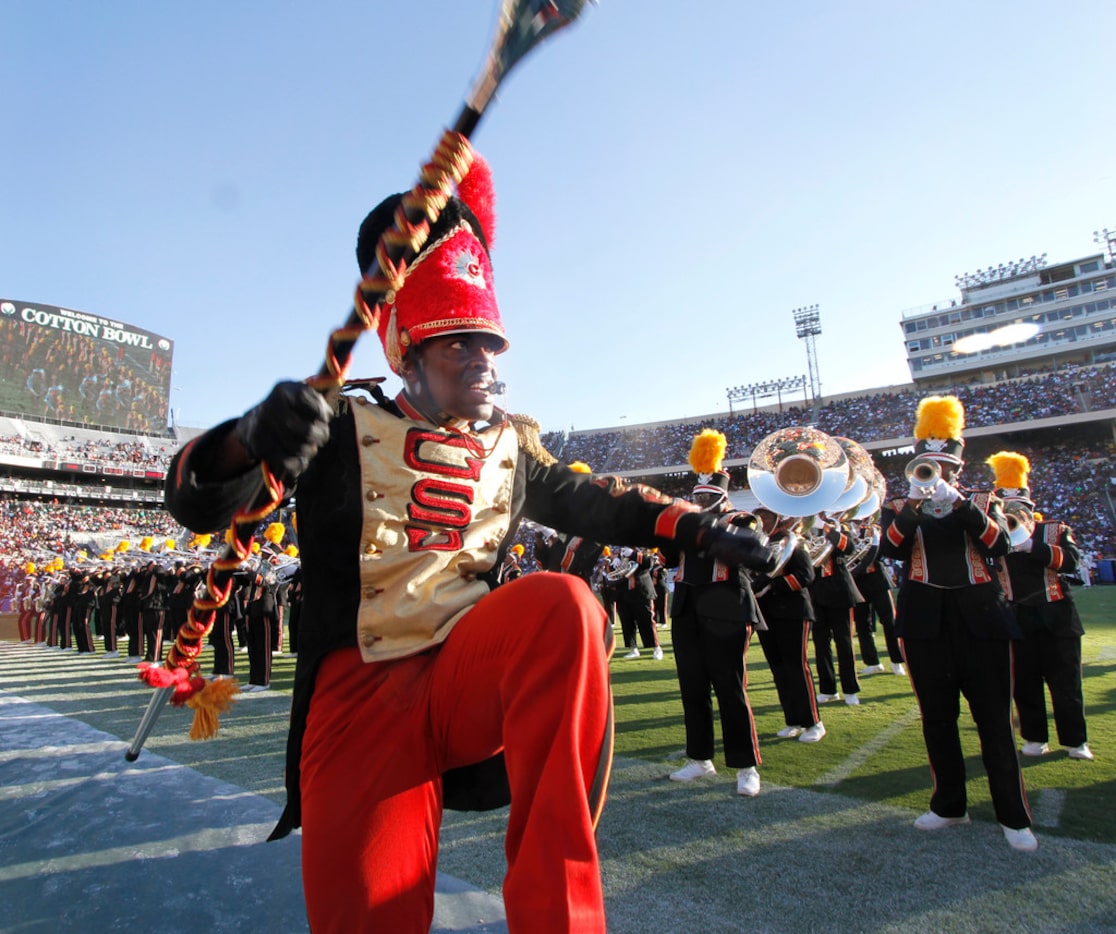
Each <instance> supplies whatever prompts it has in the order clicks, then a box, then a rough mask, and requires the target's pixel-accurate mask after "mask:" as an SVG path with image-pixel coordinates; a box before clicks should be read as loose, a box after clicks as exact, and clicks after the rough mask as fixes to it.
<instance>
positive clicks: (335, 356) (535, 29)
mask: <svg viewBox="0 0 1116 934" xmlns="http://www.w3.org/2000/svg"><path fill="white" fill-rule="evenodd" d="M587 3H588V0H502V2H501V3H500V9H499V16H498V20H497V24H496V30H495V34H494V36H493V38H492V42H491V45H490V47H489V50H488V55H487V57H486V58H485V62H484V65H483V67H482V69H481V73H480V75H479V76H478V77H477V79H476V81H475V82H474V84H473V86H472V88H471V90H470V91H469V94H468V95H467V96H466V98H465V102H464V104H463V106H462V108H461V111H460V113H458V115H457V119H456V120H455V121H454V123H453V126H452V128H451V129H448V130H446V131H445V132H444V133H443V134H442V137H441V139H440V140H439V141H438V145H437V147H436V148H435V150H434V153H433V155H432V156H431V158H430V161H429V162H427V163H426V164H425V165H423V167H422V169H421V171H420V173H419V179H418V182H417V183H416V184H415V186H414V187H413V188H412V189H411V190H410V191H409V192H407V193H406V194H405V195H404V196H403V200H402V203H401V204H400V206H399V208H398V209H397V210H396V212H395V215H394V217H393V218H392V221H393V223H392V227H391V228H389V229H388V230H387V231H386V232H385V233H384V234H383V236H382V237H381V238H380V240H379V242H378V243H377V245H376V251H375V260H374V262H373V263H372V266H371V267H370V268H369V269H368V271H367V272H366V273H365V275H364V278H363V279H361V281H360V283H359V285H358V286H357V289H356V295H355V297H354V300H353V307H352V310H351V311H350V312H349V316H348V318H347V319H346V321H345V323H344V324H343V325H342V326H341V327H339V328H337V329H336V330H334V331H333V332H332V333H331V334H330V336H329V342H328V344H327V346H326V354H325V359H324V361H323V363H322V365H321V367H320V369H319V370H318V372H317V373H316V374H315V375H314V376H311V377H309V378H308V379H307V380H306V383H307V385H309V386H311V387H313V388H314V389H316V390H318V391H319V392H321V393H322V394H323V395H325V396H326V398H327V399H329V400H330V401H331V402H332V401H333V400H335V399H336V397H337V396H338V395H339V394H340V392H341V387H342V386H343V385H344V383H345V379H346V376H347V375H348V369H349V363H350V361H351V358H352V353H353V348H354V347H355V346H356V342H357V340H358V339H359V338H360V336H361V334H363V333H364V332H365V331H369V330H373V329H375V327H376V325H377V323H378V322H379V317H380V307H381V303H382V301H383V300H384V298H385V296H386V295H387V294H388V293H389V292H398V291H399V290H400V289H401V288H403V282H404V276H405V273H406V271H407V268H408V266H409V265H410V263H411V262H412V261H413V260H414V258H415V257H416V256H417V255H418V253H419V251H420V250H421V249H422V247H423V246H424V245H425V243H426V240H427V237H428V236H429V234H430V226H431V225H432V224H433V223H435V222H436V221H437V220H438V217H439V215H440V214H441V212H442V209H443V208H444V207H445V206H446V204H447V203H448V201H449V199H450V197H451V196H452V194H453V189H454V186H456V185H457V184H458V183H459V182H460V181H461V179H463V178H464V177H465V175H466V174H467V173H468V171H469V166H470V165H471V164H472V161H473V150H472V147H471V146H470V143H469V140H470V137H471V136H472V135H473V133H474V132H475V131H476V128H477V126H478V124H479V123H480V121H481V118H482V117H483V116H484V113H485V110H486V109H487V107H488V105H489V103H491V101H492V99H493V97H494V96H495V94H496V90H497V88H499V86H500V83H501V82H502V81H503V80H504V78H505V77H507V75H508V73H509V72H510V71H511V69H512V68H513V67H514V66H515V65H516V64H517V63H518V62H519V61H521V60H522V59H523V57H524V56H525V55H527V53H528V52H530V51H531V50H532V49H534V48H535V47H536V46H538V45H540V44H541V43H542V42H543V40H545V39H547V38H548V37H550V36H552V35H553V34H554V33H556V32H558V31H559V30H560V29H562V28H564V27H565V26H568V25H569V24H570V23H572V22H573V21H574V20H575V19H577V17H578V16H579V15H580V14H581V12H582V10H583V9H584V8H585V6H586V5H587ZM260 470H261V472H262V474H263V479H264V488H263V491H262V492H261V493H260V495H259V496H258V497H257V498H256V500H255V502H254V503H252V504H250V505H248V506H246V507H244V508H242V509H240V510H238V511H237V512H236V514H235V515H234V516H233V519H232V523H231V525H230V527H229V530H228V532H227V534H226V545H225V547H224V549H222V552H221V554H220V555H219V556H218V558H217V559H216V560H214V561H213V563H212V564H211V565H210V567H209V571H208V573H207V574H206V580H205V592H204V593H203V594H201V595H199V596H198V597H197V598H196V599H195V601H194V604H193V606H191V607H190V611H189V613H188V614H187V617H186V623H185V624H184V625H183V626H182V629H181V630H180V631H179V634H178V636H177V637H176V638H175V641H174V644H173V645H172V646H171V647H170V649H169V650H168V651H167V656H166V659H165V660H164V661H163V662H162V663H153V664H145V665H141V666H140V675H139V677H140V680H141V681H143V682H144V683H145V684H148V685H150V686H151V687H153V688H155V689H156V690H155V693H154V694H153V695H152V697H151V700H150V701H149V702H148V705H147V710H146V712H145V713H144V715H143V718H142V719H141V720H140V723H139V726H138V727H137V729H136V734H135V736H134V737H133V739H132V743H131V745H130V746H129V747H128V750H127V752H126V753H125V754H124V758H125V759H127V760H128V761H129V762H134V761H135V760H136V759H137V758H138V757H139V754H140V751H141V750H142V749H143V745H144V743H145V742H146V741H147V738H148V736H150V735H151V731H152V729H153V728H154V726H155V723H156V721H157V720H158V718H159V714H160V713H161V712H162V710H163V708H164V707H165V706H166V704H167V701H168V700H169V701H170V702H171V703H172V705H174V706H182V705H187V706H189V707H192V708H194V711H195V718H194V724H193V726H192V727H191V730H190V738H191V739H208V738H210V737H211V736H213V735H215V734H216V732H217V714H218V713H221V712H224V711H225V710H227V709H228V706H229V704H230V703H231V702H232V700H233V698H234V697H235V695H236V693H237V691H238V690H239V688H238V687H237V685H236V682H234V681H231V680H221V681H214V682H211V683H206V681H205V679H204V678H203V677H202V676H201V675H200V674H199V673H198V661H197V659H198V656H199V655H200V654H201V651H202V647H203V645H204V640H205V638H206V636H208V635H209V632H210V630H212V628H213V623H214V621H215V619H216V614H217V610H218V609H220V608H221V607H222V606H224V605H225V604H226V603H227V602H228V600H229V596H230V595H231V593H232V584H233V573H234V572H235V571H236V570H237V569H238V568H239V567H240V566H241V565H242V564H243V563H244V561H245V560H247V559H248V558H249V557H250V556H251V554H252V542H253V532H254V531H255V528H256V527H257V525H258V524H259V523H260V522H261V521H262V520H263V519H265V518H266V517H267V516H268V515H270V514H271V513H272V512H273V511H274V510H275V509H276V508H278V507H279V505H280V504H281V503H282V501H283V498H284V492H285V491H284V489H283V485H282V483H281V482H280V480H279V479H278V478H277V477H276V476H275V474H274V473H273V472H272V471H271V469H270V468H269V467H268V465H267V464H266V463H265V464H260Z"/></svg>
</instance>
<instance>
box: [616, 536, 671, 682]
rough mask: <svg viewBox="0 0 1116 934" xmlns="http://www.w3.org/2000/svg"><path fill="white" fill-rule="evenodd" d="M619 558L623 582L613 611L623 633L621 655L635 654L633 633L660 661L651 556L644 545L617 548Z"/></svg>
mask: <svg viewBox="0 0 1116 934" xmlns="http://www.w3.org/2000/svg"><path fill="white" fill-rule="evenodd" d="M620 560H621V561H626V562H627V564H626V566H625V568H626V570H625V573H624V576H623V586H621V587H620V588H619V590H618V593H617V597H616V612H617V614H618V615H619V617H620V629H621V632H623V634H624V644H625V645H626V646H627V647H628V653H627V654H626V655H625V656H624V658H639V647H638V646H637V645H636V633H637V632H638V633H639V641H640V643H642V645H643V648H644V649H645V650H646V649H651V657H652V658H654V659H655V661H657V662H658V661H662V659H663V647H662V646H661V645H659V633H658V630H657V629H656V628H655V583H654V581H652V580H651V568H652V567H653V566H654V558H652V557H651V552H650V551H648V550H647V549H645V548H629V547H628V546H627V545H625V546H624V547H622V548H621V549H620Z"/></svg>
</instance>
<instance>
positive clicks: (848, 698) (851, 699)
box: [845, 694, 860, 707]
mask: <svg viewBox="0 0 1116 934" xmlns="http://www.w3.org/2000/svg"><path fill="white" fill-rule="evenodd" d="M845 703H846V704H848V705H849V706H850V707H859V706H860V698H859V697H857V696H856V695H855V694H846V695H845Z"/></svg>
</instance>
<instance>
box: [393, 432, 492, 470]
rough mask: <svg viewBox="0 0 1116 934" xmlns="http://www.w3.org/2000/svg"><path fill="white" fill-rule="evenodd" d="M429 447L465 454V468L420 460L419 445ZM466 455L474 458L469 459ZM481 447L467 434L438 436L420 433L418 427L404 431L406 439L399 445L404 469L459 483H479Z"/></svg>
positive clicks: (482, 459)
mask: <svg viewBox="0 0 1116 934" xmlns="http://www.w3.org/2000/svg"><path fill="white" fill-rule="evenodd" d="M424 444H431V445H433V446H434V448H435V452H436V451H437V449H438V448H456V449H457V450H461V451H467V452H468V454H466V456H465V466H463V467H462V466H461V465H459V464H455V463H452V462H450V461H446V460H427V459H426V458H424V457H423V454H422V446H423V445H424ZM469 454H472V455H474V456H473V457H470V456H469ZM483 454H484V448H483V447H482V446H481V443H480V442H479V441H478V440H477V439H476V438H470V437H469V436H468V435H457V434H442V433H441V432H438V431H423V430H422V429H421V428H412V429H411V430H410V431H408V432H407V439H406V441H404V443H403V460H404V461H405V462H406V464H407V466H408V467H410V468H412V469H414V470H421V471H423V472H424V473H432V474H437V475H438V476H441V477H459V478H461V479H462V480H479V479H480V475H481V467H482V466H484V458H483V457H482V456H481V455H483Z"/></svg>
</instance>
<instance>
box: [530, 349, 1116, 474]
mask: <svg viewBox="0 0 1116 934" xmlns="http://www.w3.org/2000/svg"><path fill="white" fill-rule="evenodd" d="M943 391H944V390H943ZM949 392H951V393H954V394H955V395H956V396H957V397H958V398H959V399H960V400H961V402H962V403H963V404H964V406H965V412H966V420H967V423H968V425H969V427H970V428H973V427H980V426H984V425H1009V424H1015V423H1018V422H1025V421H1033V420H1035V419H1044V418H1055V417H1058V416H1066V415H1074V414H1078V413H1082V412H1091V411H1098V410H1102V409H1109V408H1114V407H1116V368H1114V367H1113V366H1111V365H1105V366H1099V367H1095V366H1094V367H1077V368H1072V369H1065V370H1058V371H1054V372H1049V373H1037V374H1033V375H1030V376H1027V377H1025V378H1022V379H1016V380H1009V381H1003V382H997V383H992V384H987V383H980V384H973V385H969V386H957V387H953V388H951V389H950V390H949ZM924 395H927V392H926V391H925V390H916V389H914V388H910V389H902V390H898V391H894V392H878V393H872V394H871V395H862V396H854V397H845V398H840V399H833V400H831V401H829V402H827V403H825V404H824V405H822V406H820V407H819V408H818V411H817V413H816V415H815V413H814V412H813V411H812V410H810V409H807V408H803V407H802V406H797V405H795V406H784V407H783V409H782V410H781V411H770V410H766V409H765V410H762V411H761V410H754V411H752V412H736V413H732V414H728V415H722V416H718V417H715V418H710V419H703V420H702V421H701V422H700V424H698V423H696V422H694V421H693V420H688V421H682V422H671V423H660V424H655V425H643V426H636V427H633V428H630V429H626V430H623V431H616V430H613V431H599V432H591V433H590V432H586V433H583V434H569V435H566V434H563V433H560V432H552V433H550V434H548V435H546V436H545V437H544V439H543V440H544V442H545V443H546V445H547V447H548V449H550V450H552V451H554V453H555V454H556V455H558V456H560V457H561V458H562V459H563V460H566V461H573V460H581V461H585V462H586V463H587V464H590V465H591V466H592V467H593V469H594V470H597V471H599V472H602V473H603V472H608V471H630V470H646V469H651V468H655V467H663V466H673V465H679V464H685V463H686V453H687V451H688V450H689V445H690V439H691V438H692V437H693V433H694V430H695V427H706V428H713V429H715V430H717V431H720V432H722V433H723V434H724V435H725V437H726V438H727V439H728V444H729V447H728V452H727V454H726V459H727V460H732V459H734V458H740V457H745V456H747V454H748V452H749V451H750V450H751V448H752V446H753V445H754V444H755V443H756V442H757V441H758V440H759V439H760V438H763V437H764V436H766V435H768V434H770V433H771V432H773V431H776V430H777V429H780V428H787V427H790V426H794V425H806V424H809V425H814V426H815V427H817V428H819V429H821V430H822V431H824V432H826V433H827V434H831V435H844V436H846V437H854V438H855V440H857V441H859V442H860V443H862V444H865V443H869V442H873V441H886V440H892V439H894V440H896V441H903V440H905V439H907V438H909V435H910V427H911V413H912V412H913V411H914V410H915V406H917V404H918V401H919V399H920V398H921V397H922V396H924Z"/></svg>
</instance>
